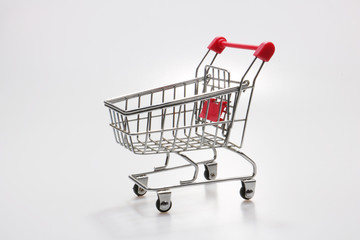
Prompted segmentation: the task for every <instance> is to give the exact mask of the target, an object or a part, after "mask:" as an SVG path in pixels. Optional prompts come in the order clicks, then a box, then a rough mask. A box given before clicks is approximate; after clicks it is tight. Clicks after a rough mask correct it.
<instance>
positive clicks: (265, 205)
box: [0, 0, 360, 240]
mask: <svg viewBox="0 0 360 240" xmlns="http://www.w3.org/2000/svg"><path fill="white" fill-rule="evenodd" d="M359 7H360V4H359V1H355V0H346V1H344V0H343V1H329V0H324V1H320V0H314V1H297V2H295V1H210V0H207V1H178V2H174V1H156V0H152V1H88V0H87V1H85V0H84V1H67V0H61V1H45V0H43V1H18V0H11V1H10V0H9V1H4V0H1V1H0V111H1V118H0V239H4V240H5V239H6V240H7V239H88V240H89V239H144V238H147V239H185V238H191V239H193V238H198V239H219V238H222V239H310V238H319V239H340V238H341V239H357V238H358V232H359V231H358V223H359V221H360V217H359V215H360V207H359V202H360V190H359V180H360V178H359V167H360V164H359V150H358V149H359V148H358V146H357V145H358V143H359V134H360V131H359V130H360V129H359V121H360V117H359V116H360V112H359V101H360V97H359V87H360V84H359V77H358V75H359V61H358V59H359V56H360V47H359V43H360V37H359V29H360V26H359V22H360V19H359V17H358V11H359ZM215 36H224V37H226V38H227V39H228V41H230V42H239V43H248V44H259V43H261V42H263V41H272V42H274V44H275V46H276V52H275V55H274V57H273V58H272V59H271V61H270V62H269V63H267V64H265V67H264V70H263V71H262V73H261V75H260V77H259V79H258V82H257V88H256V91H255V95H254V100H253V102H252V109H251V113H250V119H249V125H248V129H247V136H246V139H245V146H244V152H245V153H247V154H248V155H249V156H250V157H252V158H253V159H254V160H255V161H256V162H257V164H258V176H257V189H256V194H255V197H254V198H253V200H252V201H250V202H246V201H243V200H242V198H241V197H240V196H239V192H238V191H239V189H240V183H238V182H229V183H219V184H214V185H209V186H198V187H189V188H183V189H179V190H174V191H173V194H172V200H173V207H172V209H171V211H170V212H169V213H167V214H160V213H159V212H158V211H157V210H156V208H155V205H154V204H155V201H156V194H155V193H153V192H150V193H148V194H147V195H146V196H145V197H143V198H136V197H135V196H134V194H133V192H132V189H131V188H132V184H133V183H132V182H131V181H130V180H129V179H128V178H127V175H128V174H130V173H135V172H140V171H146V170H151V169H152V167H153V166H159V165H161V164H162V162H163V160H164V156H162V155H152V156H138V155H134V154H132V153H131V152H129V151H127V150H125V149H124V148H121V147H119V146H118V145H116V143H115V141H114V139H113V135H112V130H111V128H110V127H109V126H108V123H109V119H108V111H107V109H106V108H105V107H104V106H103V100H105V99H107V98H110V97H115V96H118V95H123V94H127V93H132V92H136V91H140V90H144V89H148V88H153V87H158V86H162V85H166V84H171V83H174V82H178V81H183V80H188V79H191V78H192V77H193V74H194V70H195V67H196V65H197V64H198V62H199V61H200V59H201V58H202V56H203V54H205V52H206V50H207V49H206V46H207V45H208V44H209V43H210V41H211V40H212V39H213V38H214V37H215ZM251 60H252V54H251V52H250V51H241V50H236V49H226V50H225V51H224V52H223V53H222V54H221V55H220V56H219V59H218V61H217V64H216V65H218V66H220V67H225V68H227V69H229V70H230V71H231V72H232V76H233V77H234V78H235V79H236V78H237V79H238V78H239V77H240V76H241V74H242V73H243V71H244V68H245V67H246V66H247V65H248V64H249V63H250V61H251ZM237 160H238V158H237V156H236V155H232V154H231V153H227V152H226V151H221V150H220V151H219V160H218V162H219V168H220V169H219V171H220V172H219V174H223V175H224V176H227V175H231V174H232V173H235V174H236V173H237V172H236V171H235V172H234V169H235V170H236V169H237V168H236V167H235V166H237V165H236V164H237ZM233 166H234V167H233ZM191 170H192V169H189V170H186V171H185V170H184V172H183V174H184V175H182V176H183V178H187V177H189V176H191ZM239 173H240V172H239ZM239 173H238V174H239ZM181 174H182V173H181ZM172 177H174V176H167V177H166V178H165V179H164V180H163V181H164V183H168V181H173V178H172ZM175 180H176V181H177V180H178V179H175Z"/></svg>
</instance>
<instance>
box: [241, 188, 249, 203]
mask: <svg viewBox="0 0 360 240" xmlns="http://www.w3.org/2000/svg"><path fill="white" fill-rule="evenodd" d="M240 196H241V197H242V198H243V199H245V200H250V199H251V198H249V197H246V194H245V188H244V187H241V188H240Z"/></svg>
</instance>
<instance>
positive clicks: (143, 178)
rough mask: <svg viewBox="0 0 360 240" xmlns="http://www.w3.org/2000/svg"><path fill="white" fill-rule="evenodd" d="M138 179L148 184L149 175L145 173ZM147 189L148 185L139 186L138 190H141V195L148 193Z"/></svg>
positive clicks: (143, 183)
mask: <svg viewBox="0 0 360 240" xmlns="http://www.w3.org/2000/svg"><path fill="white" fill-rule="evenodd" d="M137 180H138V181H139V182H141V183H142V186H147V184H148V180H149V177H148V176H145V175H144V176H139V177H137ZM145 189H146V187H145V188H143V187H141V186H139V189H138V192H139V193H140V194H141V195H143V194H145V193H146V190H145Z"/></svg>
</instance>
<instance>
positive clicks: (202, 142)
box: [104, 50, 264, 211]
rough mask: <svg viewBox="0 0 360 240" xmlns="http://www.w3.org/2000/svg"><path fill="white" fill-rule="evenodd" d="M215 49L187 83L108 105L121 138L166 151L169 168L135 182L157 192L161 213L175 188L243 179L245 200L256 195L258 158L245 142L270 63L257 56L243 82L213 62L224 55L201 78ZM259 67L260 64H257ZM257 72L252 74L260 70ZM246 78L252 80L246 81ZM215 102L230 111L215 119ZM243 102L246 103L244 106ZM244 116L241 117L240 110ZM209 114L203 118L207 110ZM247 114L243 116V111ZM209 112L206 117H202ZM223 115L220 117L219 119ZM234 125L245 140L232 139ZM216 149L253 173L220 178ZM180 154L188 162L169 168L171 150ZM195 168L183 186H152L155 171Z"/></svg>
mask: <svg viewBox="0 0 360 240" xmlns="http://www.w3.org/2000/svg"><path fill="white" fill-rule="evenodd" d="M209 52H210V50H209V51H207V53H206V54H205V56H204V57H203V58H202V60H201V61H200V63H199V65H198V66H197V68H196V71H195V79H191V80H188V81H183V82H179V83H175V84H171V85H168V86H164V87H160V88H155V89H151V90H147V91H142V92H138V93H133V94H129V95H126V96H121V97H116V98H112V99H108V100H106V101H105V102H104V103H105V106H106V107H108V108H109V113H110V120H111V122H110V126H111V127H112V129H113V132H114V137H115V141H116V142H117V143H118V144H119V145H121V146H123V147H125V148H127V149H129V150H130V151H132V152H133V153H135V154H160V153H164V154H166V159H165V163H164V165H163V166H160V167H155V168H154V170H153V171H149V172H144V173H138V174H132V175H130V176H129V178H130V179H131V180H133V181H134V182H135V184H137V185H138V186H139V189H141V190H142V191H145V192H146V191H156V192H157V194H158V198H159V201H160V207H159V208H160V209H159V210H160V211H167V210H169V208H170V207H171V192H170V191H169V190H170V189H173V188H180V187H185V186H193V185H200V184H211V183H216V182H226V181H241V182H242V186H243V188H244V189H243V190H242V191H241V194H244V198H245V199H250V198H252V197H253V196H254V192H255V185H256V181H255V180H254V177H255V176H256V174H257V167H256V164H255V162H254V161H253V160H252V159H251V158H249V157H248V156H247V155H246V154H244V153H243V152H242V151H240V150H241V148H242V146H243V142H244V135H245V129H246V126H247V120H248V115H249V110H250V105H251V100H252V97H253V92H254V89H255V82H256V79H257V77H258V75H259V73H260V71H261V69H262V67H263V65H264V62H261V63H260V66H258V65H259V64H255V62H256V60H257V58H255V59H254V60H253V61H252V62H251V64H250V66H249V67H248V68H247V70H246V72H245V74H244V75H243V77H242V78H241V80H240V81H234V80H231V78H230V72H229V71H227V70H226V69H223V68H218V67H215V66H212V64H213V63H214V61H215V59H216V57H217V56H218V54H215V56H214V57H213V58H212V60H211V61H210V65H206V66H205V68H204V75H203V76H202V77H198V72H199V68H200V66H201V65H202V64H203V63H204V61H205V60H206V58H207V56H208V55H209ZM255 65H257V67H255ZM253 69H254V70H255V74H253V75H254V76H252V77H251V76H249V75H250V73H252V72H254V70H253ZM245 78H246V79H247V80H245ZM210 100H212V101H215V102H216V104H217V105H218V106H219V109H222V106H224V104H226V107H225V108H226V110H225V111H224V112H221V111H219V112H218V113H215V114H217V115H215V116H214V114H212V117H211V119H212V120H214V121H212V120H209V119H208V116H209V113H210V111H209V106H210V104H207V107H205V108H204V106H206V105H205V103H209V102H210ZM240 102H241V104H240ZM240 105H241V106H242V107H244V109H241V112H239V113H240V115H239V116H238V115H236V113H237V111H238V110H239V109H237V108H238V106H240ZM204 113H205V117H204V118H202V117H200V114H204ZM241 113H242V114H241ZM202 116H204V115H202ZM216 118H217V120H215V119H216ZM234 124H239V125H238V126H240V127H241V130H240V132H239V134H235V135H236V137H237V138H239V139H240V143H239V144H236V143H234V142H233V138H231V140H230V136H231V134H233V133H232V129H233V126H234ZM216 148H225V149H228V150H230V151H232V152H235V153H237V154H238V155H239V156H240V157H241V159H244V160H245V161H247V162H249V163H250V164H251V166H252V173H251V174H250V175H247V176H235V177H228V178H222V179H216V177H217V163H215V162H214V161H215V159H217V151H216ZM204 149H211V150H212V151H213V158H211V159H209V160H205V161H201V162H196V161H194V160H192V159H190V158H189V157H188V156H187V155H185V154H184V153H185V152H189V151H196V150H204ZM171 153H176V154H177V155H179V156H180V157H182V158H183V159H184V160H185V161H186V162H187V163H186V164H183V165H178V166H174V167H169V166H168V165H169V161H170V154H171ZM202 164H203V165H204V166H205V168H206V170H207V171H208V172H209V179H210V180H207V181H199V180H198V172H199V166H200V165H202ZM185 167H194V173H193V177H192V178H191V179H188V180H182V181H180V183H179V184H176V185H169V186H166V185H165V184H164V186H161V187H149V186H148V177H147V175H151V174H154V173H158V172H162V171H171V170H174V169H179V168H185Z"/></svg>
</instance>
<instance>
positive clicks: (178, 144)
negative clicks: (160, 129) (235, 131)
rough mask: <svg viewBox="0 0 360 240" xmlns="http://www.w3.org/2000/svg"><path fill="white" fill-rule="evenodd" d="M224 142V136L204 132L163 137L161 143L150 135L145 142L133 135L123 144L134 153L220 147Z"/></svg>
mask: <svg viewBox="0 0 360 240" xmlns="http://www.w3.org/2000/svg"><path fill="white" fill-rule="evenodd" d="M174 142H175V143H174ZM224 144H225V138H223V137H219V136H215V135H213V134H210V133H206V132H205V133H204V135H201V134H199V135H194V136H190V137H182V138H172V139H167V138H164V137H163V138H162V140H161V143H160V140H153V139H151V136H150V137H149V138H148V140H147V142H146V143H145V141H141V140H140V139H139V138H136V137H133V138H132V144H131V143H130V142H129V141H125V144H124V145H123V146H124V147H125V148H128V149H129V150H130V151H132V152H134V153H135V154H156V153H168V152H184V151H193V150H199V149H209V148H214V147H222V146H224Z"/></svg>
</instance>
